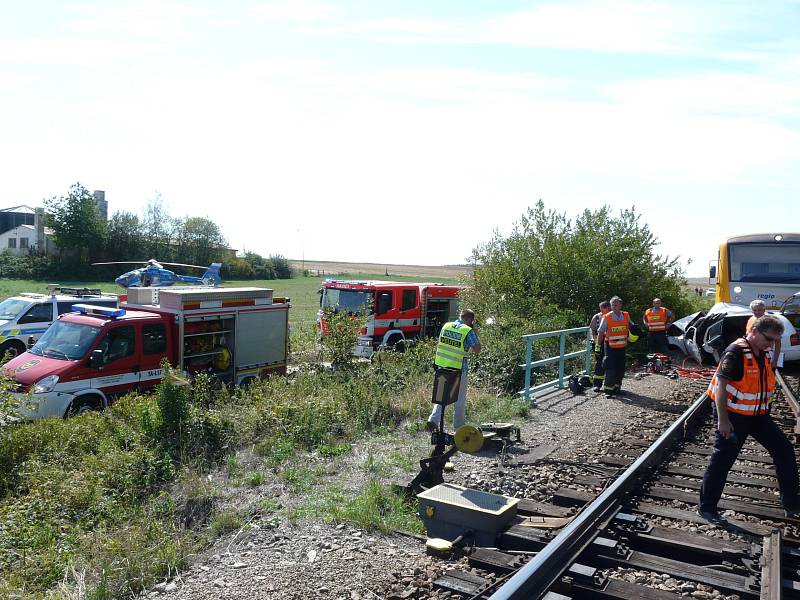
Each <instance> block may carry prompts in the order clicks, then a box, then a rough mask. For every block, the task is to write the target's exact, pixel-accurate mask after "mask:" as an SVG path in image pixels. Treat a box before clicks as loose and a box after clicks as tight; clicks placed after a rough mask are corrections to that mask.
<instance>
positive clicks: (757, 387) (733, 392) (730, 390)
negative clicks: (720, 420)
mask: <svg viewBox="0 0 800 600" xmlns="http://www.w3.org/2000/svg"><path fill="white" fill-rule="evenodd" d="M735 343H736V345H737V346H739V347H740V348H741V349H742V351H743V354H744V375H743V376H742V378H741V379H740V380H739V381H729V382H728V384H727V385H726V386H725V391H726V393H727V405H728V410H729V411H730V412H733V413H736V414H739V415H746V416H748V417H754V416H758V415H765V414H767V411H768V410H769V404H770V402H772V392H773V390H774V389H775V373H773V372H772V369H771V368H770V366H769V357H766V356H765V357H764V368H763V369H761V368H760V367H759V366H758V361H756V357H755V356H753V350H752V349H751V348H750V344H748V343H747V340H745V339H744V338H740V339H738V340H736V342H735ZM717 372H719V367H717ZM717 381H718V380H717V373H714V377H712V378H711V383H710V384H709V386H708V392H707V393H708V396H709V397H710V398H711V399H712V400H716V398H715V396H714V389H715V386H716V385H717Z"/></svg>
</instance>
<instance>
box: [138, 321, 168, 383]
mask: <svg viewBox="0 0 800 600" xmlns="http://www.w3.org/2000/svg"><path fill="white" fill-rule="evenodd" d="M141 332H142V351H141V361H140V363H139V367H140V369H139V388H140V389H143V390H146V389H149V388H151V387H153V386H154V385H156V384H158V382H159V381H161V378H162V376H163V375H164V369H162V368H161V361H162V360H163V359H164V358H166V356H167V326H166V324H165V323H164V322H163V321H161V322H159V323H148V324H143V325H142V327H141Z"/></svg>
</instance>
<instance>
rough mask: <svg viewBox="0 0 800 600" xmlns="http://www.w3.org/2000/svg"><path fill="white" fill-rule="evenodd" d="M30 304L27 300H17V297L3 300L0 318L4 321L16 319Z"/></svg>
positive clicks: (0, 307) (0, 303)
mask: <svg viewBox="0 0 800 600" xmlns="http://www.w3.org/2000/svg"><path fill="white" fill-rule="evenodd" d="M30 304H31V303H30V302H29V301H27V300H17V299H15V298H9V299H8V300H3V301H2V302H0V319H2V320H4V321H10V320H11V319H16V318H17V317H18V316H19V315H20V314H22V311H24V310H25V309H26V308H28V306H30Z"/></svg>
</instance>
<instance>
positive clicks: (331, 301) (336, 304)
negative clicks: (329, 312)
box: [322, 288, 372, 314]
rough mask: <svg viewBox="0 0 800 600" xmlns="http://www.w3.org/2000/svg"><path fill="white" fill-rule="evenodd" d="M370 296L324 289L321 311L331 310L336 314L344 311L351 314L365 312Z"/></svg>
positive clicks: (364, 293) (354, 291) (361, 293)
mask: <svg viewBox="0 0 800 600" xmlns="http://www.w3.org/2000/svg"><path fill="white" fill-rule="evenodd" d="M371 295H372V294H371V293H368V292H361V291H357V290H337V289H336V288H326V289H325V292H324V293H323V295H322V309H323V310H324V309H326V308H332V309H333V310H334V311H336V312H339V311H340V310H346V311H347V312H349V313H353V314H355V313H360V312H366V311H367V304H368V299H369V297H370V296H371Z"/></svg>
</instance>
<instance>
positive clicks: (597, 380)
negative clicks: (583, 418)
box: [589, 300, 611, 392]
mask: <svg viewBox="0 0 800 600" xmlns="http://www.w3.org/2000/svg"><path fill="white" fill-rule="evenodd" d="M598 308H599V309H600V312H599V313H597V314H595V315H594V316H593V317H592V319H591V321H589V331H591V332H592V352H593V353H594V355H595V360H594V376H593V377H592V384H593V385H594V391H595V392H599V391H600V388H602V387H603V373H604V371H603V356H605V354H604V353H603V345H602V344H598V343H597V330H598V329H599V328H600V321H601V320H602V319H603V315H605V314H606V313H607V312H609V311H610V310H611V303H610V302H609V301H608V300H603V301H602V302H601V303H600V304H599V305H598Z"/></svg>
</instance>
